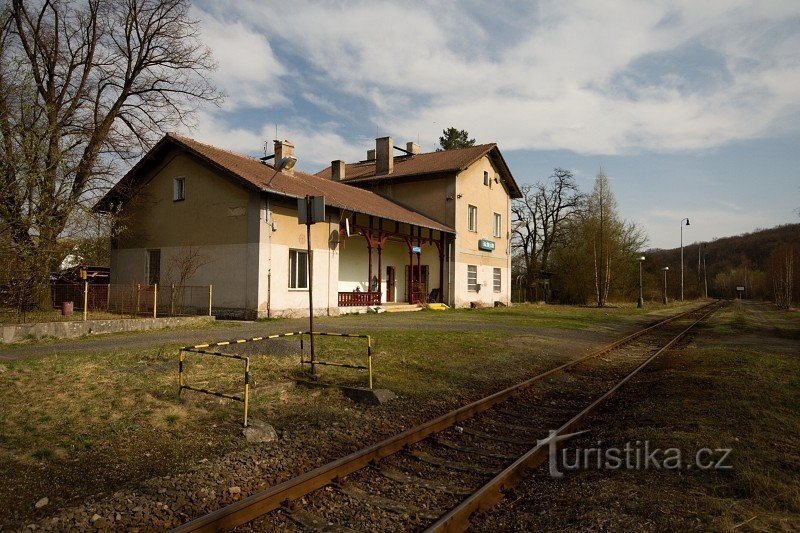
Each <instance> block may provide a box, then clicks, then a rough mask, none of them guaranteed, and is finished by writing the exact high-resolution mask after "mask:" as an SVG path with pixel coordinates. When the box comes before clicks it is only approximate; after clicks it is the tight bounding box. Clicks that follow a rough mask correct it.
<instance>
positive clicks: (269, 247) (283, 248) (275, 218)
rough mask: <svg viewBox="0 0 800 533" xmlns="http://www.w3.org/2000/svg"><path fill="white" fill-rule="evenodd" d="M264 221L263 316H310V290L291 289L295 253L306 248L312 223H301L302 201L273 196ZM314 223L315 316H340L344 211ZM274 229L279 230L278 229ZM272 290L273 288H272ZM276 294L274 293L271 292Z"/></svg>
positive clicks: (260, 309) (330, 212)
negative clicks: (291, 259)
mask: <svg viewBox="0 0 800 533" xmlns="http://www.w3.org/2000/svg"><path fill="white" fill-rule="evenodd" d="M266 207H267V208H268V209H269V214H268V215H266V216H264V217H263V220H262V222H261V224H260V225H261V234H260V241H261V248H260V253H261V260H260V265H261V268H260V272H261V274H260V278H259V291H258V315H259V316H262V317H264V316H267V310H268V308H269V313H270V315H271V316H308V291H307V290H305V289H290V288H289V252H290V250H306V249H307V244H306V226H305V225H304V224H298V220H297V201H296V200H293V199H287V198H280V197H275V196H270V199H269V200H268V201H267V205H266ZM326 217H327V220H326V221H325V222H320V223H317V224H314V225H313V226H311V245H312V254H313V269H314V272H313V283H314V285H313V288H314V291H313V296H314V314H315V315H318V314H338V279H339V247H340V245H339V243H338V239H339V238H338V230H339V213H338V210H336V209H331V208H330V207H328V208H327V212H326ZM273 228H274V229H273ZM269 289H271V291H270V290H269ZM270 292H271V296H270Z"/></svg>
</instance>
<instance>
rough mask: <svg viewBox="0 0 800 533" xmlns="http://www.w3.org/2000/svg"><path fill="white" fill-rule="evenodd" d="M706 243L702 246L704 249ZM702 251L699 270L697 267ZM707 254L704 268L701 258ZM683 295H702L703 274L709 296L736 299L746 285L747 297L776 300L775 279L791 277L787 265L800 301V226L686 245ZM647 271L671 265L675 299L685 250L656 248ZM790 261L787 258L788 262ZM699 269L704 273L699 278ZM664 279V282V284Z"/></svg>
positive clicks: (653, 272)
mask: <svg viewBox="0 0 800 533" xmlns="http://www.w3.org/2000/svg"><path fill="white" fill-rule="evenodd" d="M701 247H702V248H701ZM698 252H700V256H699V257H700V269H699V270H698ZM703 252H704V254H705V262H706V265H705V272H704V269H703V264H702V259H703V257H702V256H703ZM683 253H684V295H685V297H686V298H690V297H696V296H698V295H699V294H702V290H703V288H704V281H705V280H704V277H703V274H704V273H705V274H706V279H707V280H708V294H709V296H717V297H732V296H733V295H734V294H735V290H736V286H739V285H744V286H746V287H747V291H748V294H747V296H748V297H752V298H765V299H773V298H774V296H775V295H774V290H775V283H776V282H777V281H780V279H778V276H779V274H780V273H781V272H783V278H784V280H783V281H787V280H786V279H785V278H786V269H787V265H789V268H790V270H791V272H792V274H793V276H791V278H793V281H794V283H792V285H794V287H793V290H792V292H793V293H794V298H793V300H794V301H795V302H797V301H798V300H800V298H798V296H800V224H786V225H783V226H777V227H774V228H769V229H763V230H758V231H754V232H752V233H745V234H743V235H736V236H734V237H723V238H720V239H716V240H714V241H711V242H708V243H702V244H698V243H693V244H689V245H684V248H683ZM645 255H646V257H647V259H646V260H645V266H646V268H645V271H646V272H647V273H648V274H649V277H651V278H655V276H658V275H659V272H660V269H661V268H663V267H665V266H669V268H670V272H669V273H668V276H669V277H668V292H669V295H670V297H674V296H675V295H676V294H679V293H678V292H677V291H679V290H680V255H681V250H680V248H674V249H671V250H661V249H653V250H649V251H648V252H646V253H645ZM787 260H788V262H787ZM698 272H699V273H700V276H698ZM789 281H792V280H789ZM662 283H663V282H662Z"/></svg>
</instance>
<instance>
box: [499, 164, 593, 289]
mask: <svg viewBox="0 0 800 533" xmlns="http://www.w3.org/2000/svg"><path fill="white" fill-rule="evenodd" d="M582 198H583V195H582V194H581V193H580V191H579V190H578V186H577V184H576V183H575V178H574V176H573V174H572V172H571V171H569V170H565V169H563V168H556V169H554V170H553V174H552V175H551V176H550V177H549V179H548V180H547V181H546V182H538V183H536V184H535V185H525V186H523V187H522V198H520V199H518V200H514V202H513V203H512V205H511V213H512V215H513V216H514V224H513V226H512V227H513V236H514V247H515V248H516V249H517V250H518V252H519V253H520V254H521V255H522V258H523V261H524V265H525V270H526V276H527V279H528V284H529V289H532V288H535V287H536V284H537V283H538V280H539V278H540V274H541V273H542V272H545V271H547V269H548V264H549V261H550V256H551V253H552V251H553V248H554V247H555V246H556V245H558V244H559V243H560V242H561V240H562V237H563V233H564V222H565V221H566V220H568V219H569V218H570V217H571V216H573V215H574V214H576V212H577V210H578V207H579V206H580V205H581V202H582Z"/></svg>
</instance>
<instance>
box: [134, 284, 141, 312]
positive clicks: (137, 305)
mask: <svg viewBox="0 0 800 533" xmlns="http://www.w3.org/2000/svg"><path fill="white" fill-rule="evenodd" d="M141 291H142V284H141V283H137V284H136V309H134V311H133V317H134V318H136V317H137V316H139V294H140V293H141Z"/></svg>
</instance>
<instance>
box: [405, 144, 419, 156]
mask: <svg viewBox="0 0 800 533" xmlns="http://www.w3.org/2000/svg"><path fill="white" fill-rule="evenodd" d="M406 151H407V152H411V153H412V154H413V155H417V154H418V153H419V145H418V144H417V143H415V142H407V143H406Z"/></svg>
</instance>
